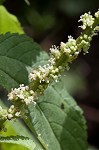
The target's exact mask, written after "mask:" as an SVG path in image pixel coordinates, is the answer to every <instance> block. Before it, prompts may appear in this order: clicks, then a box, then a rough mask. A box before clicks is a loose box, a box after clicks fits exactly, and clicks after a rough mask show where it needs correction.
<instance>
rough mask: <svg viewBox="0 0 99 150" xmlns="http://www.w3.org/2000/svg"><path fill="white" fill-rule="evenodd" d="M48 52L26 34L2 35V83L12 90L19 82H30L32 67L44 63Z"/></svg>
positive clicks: (0, 62)
mask: <svg viewBox="0 0 99 150" xmlns="http://www.w3.org/2000/svg"><path fill="white" fill-rule="evenodd" d="M47 59H48V55H47V53H45V52H44V51H42V49H41V48H40V46H39V45H38V44H36V43H35V42H34V41H33V40H32V39H31V38H29V37H28V36H26V35H18V34H10V33H6V34H5V35H0V85H1V86H3V87H4V88H5V89H7V90H10V89H11V88H13V87H18V86H19V84H22V83H24V84H28V73H29V71H30V70H31V68H32V67H37V66H38V65H39V64H44V63H45V62H46V61H47Z"/></svg>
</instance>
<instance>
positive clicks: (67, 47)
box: [60, 36, 79, 61]
mask: <svg viewBox="0 0 99 150" xmlns="http://www.w3.org/2000/svg"><path fill="white" fill-rule="evenodd" d="M60 49H61V52H62V53H64V54H65V55H67V56H68V57H69V61H71V60H72V59H73V57H75V56H78V54H79V51H78V50H77V43H76V40H75V39H73V37H72V36H68V42H67V43H63V42H61V45H60Z"/></svg>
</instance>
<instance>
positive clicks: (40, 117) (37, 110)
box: [28, 81, 87, 150]
mask: <svg viewBox="0 0 99 150" xmlns="http://www.w3.org/2000/svg"><path fill="white" fill-rule="evenodd" d="M28 109H29V117H30V119H31V122H32V125H33V127H34V129H35V131H36V133H37V135H38V139H39V140H40V141H41V142H42V144H43V146H44V147H46V149H47V150H55V149H57V150H86V149H87V143H86V141H87V133H86V125H85V120H84V118H83V116H82V110H81V109H80V108H79V107H78V106H77V104H76V102H75V101H74V100H73V98H72V97H70V95H69V94H68V93H67V92H66V88H65V85H64V82H62V81H60V82H59V83H57V84H54V85H52V86H50V87H48V89H47V90H46V91H45V93H44V95H43V96H42V97H40V98H39V100H37V105H36V107H34V106H33V105H30V106H29V108H28Z"/></svg>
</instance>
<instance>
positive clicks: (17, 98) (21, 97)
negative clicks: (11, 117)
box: [8, 84, 35, 105]
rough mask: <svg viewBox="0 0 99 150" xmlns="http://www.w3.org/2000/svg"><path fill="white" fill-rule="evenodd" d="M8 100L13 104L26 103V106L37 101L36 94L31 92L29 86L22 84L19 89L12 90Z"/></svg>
mask: <svg viewBox="0 0 99 150" xmlns="http://www.w3.org/2000/svg"><path fill="white" fill-rule="evenodd" d="M8 99H9V100H10V101H12V102H13V103H15V102H16V103H25V104H26V105H28V104H30V103H31V102H33V101H34V99H35V93H34V91H32V90H29V87H28V86H24V84H21V85H20V87H19V88H15V89H12V90H11V92H10V93H9V94H8Z"/></svg>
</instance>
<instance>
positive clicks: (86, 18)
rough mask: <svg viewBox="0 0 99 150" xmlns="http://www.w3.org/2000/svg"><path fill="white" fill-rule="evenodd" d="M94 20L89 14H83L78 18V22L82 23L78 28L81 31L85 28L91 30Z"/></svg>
mask: <svg viewBox="0 0 99 150" xmlns="http://www.w3.org/2000/svg"><path fill="white" fill-rule="evenodd" d="M94 20H95V19H94V18H93V16H92V15H91V14H90V12H89V13H85V14H84V15H82V16H80V20H79V21H78V22H80V21H82V23H83V25H81V26H80V27H81V28H82V29H83V30H85V29H86V27H90V28H92V25H93V23H94Z"/></svg>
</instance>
